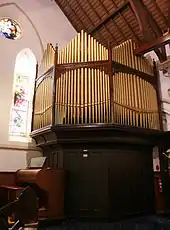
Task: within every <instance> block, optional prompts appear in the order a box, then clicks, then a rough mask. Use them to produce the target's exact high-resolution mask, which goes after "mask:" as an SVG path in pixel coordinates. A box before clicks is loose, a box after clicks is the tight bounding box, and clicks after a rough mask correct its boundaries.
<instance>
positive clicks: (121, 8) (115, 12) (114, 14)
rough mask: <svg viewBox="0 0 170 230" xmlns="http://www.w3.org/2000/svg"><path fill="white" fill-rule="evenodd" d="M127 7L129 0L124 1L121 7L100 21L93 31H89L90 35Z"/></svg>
mask: <svg viewBox="0 0 170 230" xmlns="http://www.w3.org/2000/svg"><path fill="white" fill-rule="evenodd" d="M128 6H129V0H126V2H125V3H124V4H123V5H121V6H120V7H118V8H117V9H116V10H115V11H114V12H113V13H112V14H110V15H108V17H107V18H105V19H104V20H103V21H101V22H100V23H99V24H98V25H97V26H96V27H95V28H94V29H92V30H91V31H89V32H90V34H93V33H95V32H96V31H98V30H99V29H100V28H102V27H103V26H104V25H105V24H107V22H109V21H110V19H113V18H114V17H115V16H116V15H117V14H119V13H120V12H122V11H123V10H125V9H126V8H127V7H128Z"/></svg>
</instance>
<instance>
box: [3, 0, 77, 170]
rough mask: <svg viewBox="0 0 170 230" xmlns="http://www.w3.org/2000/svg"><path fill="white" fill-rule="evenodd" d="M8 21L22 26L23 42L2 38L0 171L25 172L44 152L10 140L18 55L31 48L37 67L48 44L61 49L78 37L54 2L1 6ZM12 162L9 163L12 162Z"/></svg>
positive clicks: (33, 0) (19, 0) (17, 0)
mask: <svg viewBox="0 0 170 230" xmlns="http://www.w3.org/2000/svg"><path fill="white" fill-rule="evenodd" d="M2 17H9V18H11V19H13V20H16V21H17V22H19V24H20V26H21V39H19V40H10V39H6V38H4V37H3V36H0V47H1V55H0V63H1V64H0V73H1V75H0V86H1V90H0V108H1V119H0V127H1V128H0V171H1V170H16V169H18V168H24V167H26V165H27V162H28V160H29V158H30V156H39V155H41V151H39V150H38V149H36V148H35V145H34V143H33V142H29V143H27V142H17V141H10V140H9V122H10V113H11V106H12V99H13V80H14V67H15V59H16V56H17V54H18V53H19V52H20V51H21V50H22V49H25V48H29V49H30V50H31V51H32V52H33V53H34V55H35V57H36V60H37V61H38V63H40V62H41V59H42V55H43V50H44V49H45V47H46V44H47V43H48V42H50V43H52V44H53V45H54V46H55V44H56V43H58V45H59V48H62V47H63V46H64V45H65V44H67V43H68V42H69V41H70V40H71V38H72V37H73V36H74V35H75V33H76V32H75V30H74V28H73V27H72V26H71V24H70V23H69V21H68V20H67V18H66V17H65V16H64V14H63V13H62V11H61V10H60V9H59V7H58V6H57V4H56V3H55V2H53V1H46V0H29V1H23V0H15V1H13V2H12V3H11V1H8V0H7V1H1V2H0V18H2ZM9 159H10V160H9Z"/></svg>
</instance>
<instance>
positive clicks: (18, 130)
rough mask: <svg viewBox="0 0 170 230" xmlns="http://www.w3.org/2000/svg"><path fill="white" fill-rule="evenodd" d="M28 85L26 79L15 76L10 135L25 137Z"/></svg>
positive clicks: (27, 79)
mask: <svg viewBox="0 0 170 230" xmlns="http://www.w3.org/2000/svg"><path fill="white" fill-rule="evenodd" d="M28 85H29V78H28V77H25V76H22V75H17V76H16V82H15V89H14V100H13V106H12V119H11V134H12V135H15V136H16V135H17V136H18V135H19V136H27V111H28V106H29V98H28Z"/></svg>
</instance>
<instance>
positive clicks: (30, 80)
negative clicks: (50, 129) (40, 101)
mask: <svg viewBox="0 0 170 230" xmlns="http://www.w3.org/2000/svg"><path fill="white" fill-rule="evenodd" d="M35 75H36V58H35V56H34V54H33V52H32V51H31V50H30V49H29V48H25V49H23V50H21V51H20V52H19V53H18V54H17V56H16V61H15V69H14V82H13V99H12V106H11V116H10V129H9V137H10V140H16V138H13V137H17V140H18V141H22V140H23V141H25V140H27V139H29V133H30V131H31V118H32V100H33V93H34V82H35ZM11 137H12V138H11Z"/></svg>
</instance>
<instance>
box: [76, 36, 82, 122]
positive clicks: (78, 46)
mask: <svg viewBox="0 0 170 230" xmlns="http://www.w3.org/2000/svg"><path fill="white" fill-rule="evenodd" d="M80 38H81V37H80V33H79V34H78V37H77V39H78V41H77V54H78V55H77V61H78V62H80V60H81V59H80V51H81V44H80V42H81V40H80ZM80 75H81V73H80V69H78V70H77V123H78V124H79V123H80V117H81V111H80V109H81V105H80V93H81V90H80Z"/></svg>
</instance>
